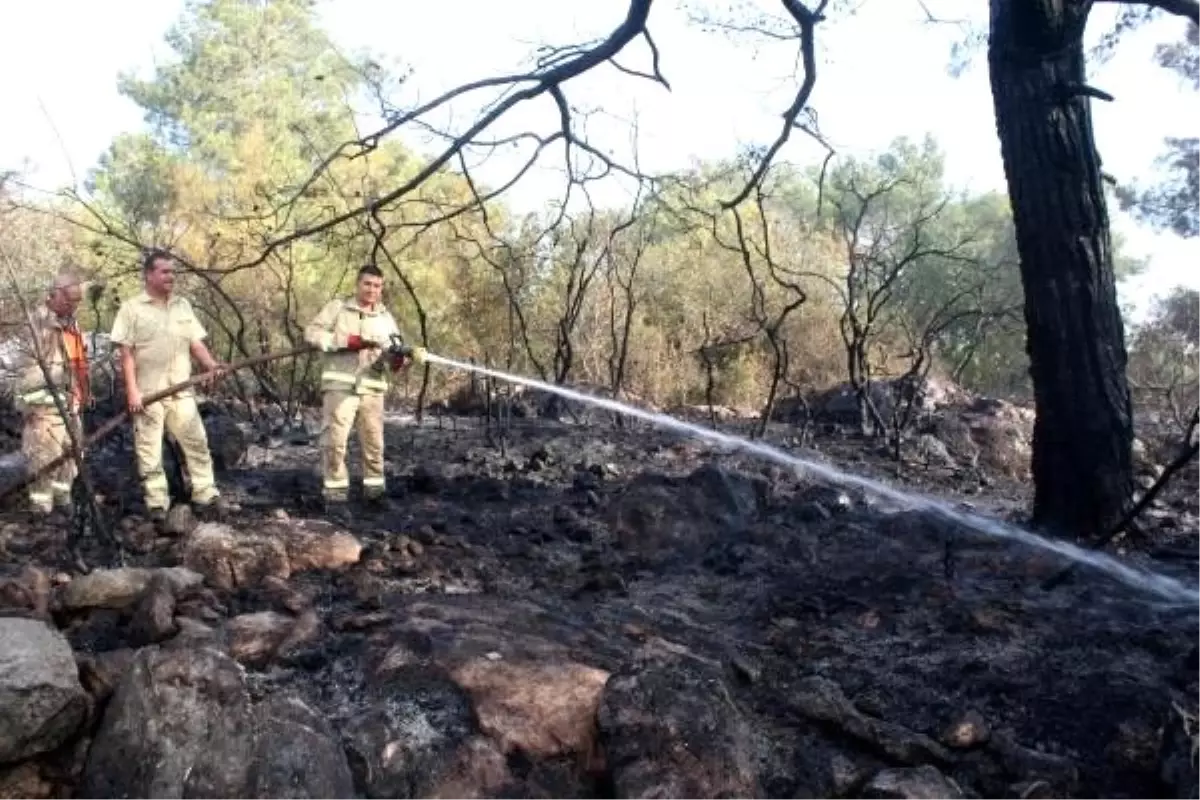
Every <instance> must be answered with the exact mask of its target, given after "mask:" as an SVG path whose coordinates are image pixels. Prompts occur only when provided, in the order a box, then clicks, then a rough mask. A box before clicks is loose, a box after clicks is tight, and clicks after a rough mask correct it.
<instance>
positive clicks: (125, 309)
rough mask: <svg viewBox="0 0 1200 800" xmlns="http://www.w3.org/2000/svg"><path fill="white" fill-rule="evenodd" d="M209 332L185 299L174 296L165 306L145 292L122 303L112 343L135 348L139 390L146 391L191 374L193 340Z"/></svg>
mask: <svg viewBox="0 0 1200 800" xmlns="http://www.w3.org/2000/svg"><path fill="white" fill-rule="evenodd" d="M207 335H208V334H207V333H206V332H205V330H204V327H203V326H202V325H201V324H200V320H199V319H197V318H196V312H195V311H193V310H192V304H191V303H189V302H188V301H187V300H186V299H184V298H182V297H174V296H173V297H171V299H170V300H169V301H168V302H167V304H166V305H165V306H163V305H161V304H159V303H156V302H154V300H153V298H151V297H150V295H149V294H147V293H146V292H142V293H141V294H139V295H137V296H136V297H132V298H130V299H128V300H126V301H125V302H124V303H122V304H121V308H120V309H119V310H118V311H117V318H116V319H115V320H113V328H112V341H113V343H114V344H120V345H126V346H128V347H130V348H132V350H133V363H134V366H135V367H136V369H137V383H138V391H139V392H141V393H142V394H143V395H146V394H151V393H153V392H161V391H162V390H164V389H167V388H168V387H170V386H173V385H174V384H176V383H180V382H182V381H186V380H187V379H189V378H191V377H192V354H191V345H192V342H196V341H199V340H201V339H203V338H205V337H206V336H207ZM188 393H189V392H186V391H185V392H180V394H179V396H181V397H182V396H187V395H188Z"/></svg>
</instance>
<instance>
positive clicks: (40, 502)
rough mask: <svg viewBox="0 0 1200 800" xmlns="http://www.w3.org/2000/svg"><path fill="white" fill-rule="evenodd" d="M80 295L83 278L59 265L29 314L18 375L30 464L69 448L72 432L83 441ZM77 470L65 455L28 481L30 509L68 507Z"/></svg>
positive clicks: (85, 384)
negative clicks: (59, 269) (29, 324)
mask: <svg viewBox="0 0 1200 800" xmlns="http://www.w3.org/2000/svg"><path fill="white" fill-rule="evenodd" d="M82 299H83V283H82V279H81V278H80V276H79V275H78V273H76V272H74V271H73V270H63V271H62V272H60V273H59V274H58V275H57V276H56V277H55V279H54V283H53V285H52V286H51V287H50V290H49V292H48V293H47V295H46V301H45V302H44V303H43V304H42V305H40V306H38V308H37V309H35V310H34V311H33V312H32V313H31V314H30V316H31V317H32V327H31V329H29V330H26V331H25V335H24V336H23V337H22V338H21V362H20V365H21V373H20V376H19V377H18V379H17V399H18V403H19V406H20V408H21V412H22V417H23V420H22V421H23V427H22V431H21V451H22V452H23V453H24V454H25V456H26V457H27V458H28V459H29V461H30V464H31V466H32V467H33V468H34V469H41V468H42V467H43V466H44V465H46V464H49V463H50V462H51V461H53V460H54V459H56V458H58V457H59V456H61V455H62V454H63V453H64V452H67V451H69V450H70V448H71V434H72V433H73V434H74V435H75V438H76V439H77V440H78V441H80V442H81V443H82V440H83V427H82V425H80V422H79V414H80V412H81V411H82V410H83V409H84V408H86V407H87V405H88V404H89V403H90V402H91V392H90V385H89V384H90V382H89V373H88V359H87V350H86V349H85V347H84V343H83V334H82V333H81V332H80V330H79V325H78V324H77V323H76V321H75V310H76V309H77V308H79V303H80V301H81V300H82ZM39 359H40V361H41V363H38V362H39ZM43 364H44V365H45V366H46V370H45V371H43V369H42V365H43ZM47 372H48V373H49V376H50V382H49V383H47V381H46V373H47ZM60 404H61V411H62V412H65V413H66V418H65V419H64V418H63V416H62V413H61V412H60ZM68 426H69V428H70V432H68ZM75 472H76V469H75V462H74V460H70V459H69V460H67V461H64V462H63V463H62V464H60V465H59V466H57V467H55V468H54V469H52V470H50V471H49V472H48V473H46V474H44V475H41V476H39V477H38V478H37V480H35V481H33V482H32V483H30V485H29V487H28V488H27V490H26V491H27V492H28V497H29V504H30V506H31V507H32V509H33V510H34V511H35V512H38V513H41V514H49V513H51V512H52V511H53V510H54V508H56V507H57V508H60V509H62V508H66V507H67V506H68V505H69V504H70V499H71V484H72V483H73V482H74V480H75Z"/></svg>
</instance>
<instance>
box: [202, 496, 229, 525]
mask: <svg viewBox="0 0 1200 800" xmlns="http://www.w3.org/2000/svg"><path fill="white" fill-rule="evenodd" d="M192 508H193V509H194V510H195V512H196V516H197V518H199V519H202V520H205V521H208V522H215V521H218V520H223V519H226V518H228V517H229V514H230V512H232V511H234V510H236V508H237V507H236V506H235V505H234V504H233V503H230V502H229V501H228V500H226V499H225V498H224V497H223V496H221V495H217V496H216V497H214V498H213V499H212V500H209V501H208V502H207V503H192Z"/></svg>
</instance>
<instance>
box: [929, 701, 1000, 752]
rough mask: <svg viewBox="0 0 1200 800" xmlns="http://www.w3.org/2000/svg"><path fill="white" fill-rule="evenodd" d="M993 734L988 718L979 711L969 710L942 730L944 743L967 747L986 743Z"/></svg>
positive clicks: (949, 745)
mask: <svg viewBox="0 0 1200 800" xmlns="http://www.w3.org/2000/svg"><path fill="white" fill-rule="evenodd" d="M991 735H992V732H991V729H990V728H988V724H987V720H985V719H984V718H983V715H982V714H980V713H979V712H978V711H974V710H968V711H965V712H963V714H961V715H960V716H959V717H957V718H956V719H955V720H954V721H952V722H951V723H950V724H949V725H947V726H946V728H945V729H944V730H943V731H942V736H941V740H942V744H944V745H946V746H947V747H954V748H957V749H960V750H962V749H966V748H969V747H975V746H976V745H980V744H983V743H985V742H986V741H987V740H988V737H990V736H991Z"/></svg>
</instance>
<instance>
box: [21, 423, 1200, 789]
mask: <svg viewBox="0 0 1200 800" xmlns="http://www.w3.org/2000/svg"><path fill="white" fill-rule="evenodd" d="M997 409H999V410H997ZM1005 415H1008V417H1013V418H1014V419H1015V417H1019V416H1020V414H1019V413H1018V412H1017V411H1014V410H1013V409H1012V408H1011V407H1009V408H1007V409H1005V408H1000V407H994V408H991V409H990V410H989V409H988V408H987V407H978V408H973V409H972V408H963V409H960V410H958V411H956V412H955V413H954V414H943V415H941V417H938V418H937V419H931V420H929V421H928V422H927V423H926V424H925V425H924V433H923V434H922V435H921V437H919V438H917V439H915V440H914V443H913V444H912V446H911V447H910V448H909V455H910V458H909V461H908V463H907V464H906V466H905V468H904V470H903V471H902V472H901V473H900V474H897V473H896V467H895V466H894V464H893V463H892V462H891V461H890V460H889V459H888V458H887V457H886V455H885V454H883V453H880V452H879V450H878V448H877V447H876V446H874V445H870V444H868V443H865V442H864V441H862V440H861V439H857V438H854V437H851V436H849V435H847V434H845V433H841V432H837V431H834V430H827V429H824V428H817V429H815V430H814V438H813V440H812V441H811V442H808V443H806V447H805V449H803V450H801V449H800V448H798V447H797V446H796V445H795V443H793V441H792V439H793V438H794V430H795V429H794V428H792V427H791V426H788V425H784V424H777V425H772V427H771V430H770V433H769V438H770V441H772V442H773V443H777V444H779V445H780V446H781V447H784V448H786V449H792V450H796V451H797V452H798V453H800V454H802V455H804V456H805V457H811V458H816V459H821V460H823V461H825V462H826V463H831V464H835V465H838V466H840V467H843V468H846V469H849V470H851V471H853V472H855V473H857V474H862V475H869V476H873V477H877V478H882V479H885V480H888V481H891V482H893V483H894V484H895V485H898V486H907V487H911V488H914V489H916V490H919V491H922V492H931V493H933V492H936V493H937V494H938V495H940V496H943V497H949V498H951V499H953V500H955V501H959V502H968V503H971V504H974V505H975V506H976V507H977V508H979V509H981V510H984V511H987V512H988V513H993V514H998V515H1002V516H1008V517H1011V518H1014V519H1015V518H1017V517H1018V516H1019V514H1020V510H1021V509H1022V508H1023V507H1024V504H1025V502H1026V500H1027V497H1026V494H1025V493H1026V487H1027V477H1026V476H1025V475H1024V474H1023V471H1022V470H1023V468H1022V467H1021V466H1020V464H1019V463H1018V462H1019V461H1020V459H1019V458H1017V459H1014V458H1013V456H1012V454H1011V452H1009V451H1006V450H1003V449H1002V447H1001V445H1002V443H1003V442H1008V445H1007V446H1010V447H1017V446H1021V441H1020V439H1021V435H1022V434H1020V432H1019V431H1018V432H1015V433H1014V432H1013V431H1014V430H1016V428H1013V425H1009V426H1008V427H1007V428H1006V427H1005V426H1004V425H1002V424H1000V423H999V422H996V420H1001V418H1004V419H1007V417H1005ZM983 417H987V418H988V419H991V420H992V423H988V424H982V423H980V419H981V418H983ZM1010 421H1011V420H1010ZM1026 421H1027V420H1026ZM209 424H210V431H212V432H213V434H214V435H213V441H214V449H215V450H217V451H218V453H219V454H220V459H221V461H222V462H223V466H224V468H223V469H222V472H221V476H220V479H221V485H222V487H223V488H224V489H225V490H226V493H227V494H228V495H230V496H231V497H232V498H233V499H234V500H236V501H237V502H238V503H240V505H241V510H240V511H239V512H238V513H237V514H236V515H234V516H233V518H231V519H229V520H225V521H217V522H198V521H197V520H195V519H193V518H191V516H190V514H189V513H187V511H186V507H184V508H183V509H181V510H180V511H178V512H176V513H174V514H173V515H172V518H171V520H170V522H169V530H168V531H158V530H156V529H155V528H154V527H153V526H152V525H150V524H149V523H148V522H145V521H143V520H142V519H141V517H140V516H139V513H138V509H137V502H136V497H137V492H136V490H135V487H134V484H133V481H132V473H131V457H130V455H129V452H128V441H127V439H123V438H121V437H117V438H115V439H113V440H112V441H111V442H110V443H109V444H108V446H107V447H106V449H104V450H103V451H102V452H100V453H97V454H96V456H95V460H96V461H97V463H99V464H103V465H105V466H106V467H107V471H106V472H104V473H103V474H99V475H98V476H97V482H98V484H99V485H98V489H99V491H100V492H101V494H102V495H103V498H104V510H105V513H106V515H107V516H108V517H109V518H111V519H112V520H113V521H114V524H115V528H116V531H117V533H118V536H119V538H120V540H121V542H122V544H123V549H124V553H125V557H124V565H123V566H119V567H118V566H116V565H115V564H108V566H109V567H114V568H101V566H100V565H101V564H104V563H105V559H106V558H108V557H109V556H110V555H111V553H110V552H108V551H107V550H105V549H104V548H103V547H101V546H100V545H99V544H97V543H95V542H88V543H85V545H84V547H83V557H84V560H85V561H86V562H88V564H89V565H90V566H92V567H93V571H92V572H91V573H90V574H87V575H82V574H79V573H78V572H77V571H73V568H72V558H71V556H70V555H69V553H68V548H67V547H66V544H67V530H68V528H69V525H68V523H67V521H65V520H59V521H56V522H54V523H51V524H34V523H33V522H32V521H31V520H30V519H29V517H28V516H27V515H26V514H25V512H23V511H22V510H20V509H18V508H8V509H6V510H3V511H0V546H2V548H3V550H2V551H0V606H3V607H4V610H3V611H2V612H0V614H2V616H0V642H3V645H0V796H4V797H55V796H60V797H66V796H85V797H113V796H123V797H144V796H151V795H153V796H183V795H185V794H186V795H187V796H194V797H199V796H268V795H270V796H276V797H329V796H368V797H557V796H573V797H664V796H674V797H685V796H687V797H714V796H724V797H734V796H736V797H748V796H771V797H797V796H799V797H804V796H814V797H822V796H837V797H992V796H1012V797H1018V796H1019V797H1088V796H1092V797H1094V796H1106V797H1135V796H1136V797H1159V796H1168V797H1170V796H1190V797H1195V796H1196V762H1195V746H1196V745H1195V742H1196V707H1197V669H1198V665H1197V649H1196V642H1197V616H1196V608H1195V606H1194V604H1193V605H1192V607H1190V608H1178V607H1171V606H1170V605H1168V604H1165V603H1162V602H1159V601H1157V600H1156V599H1155V598H1154V597H1152V596H1150V595H1147V594H1145V593H1144V592H1139V591H1138V590H1136V589H1135V588H1132V587H1130V586H1127V585H1125V584H1123V583H1120V582H1118V581H1116V580H1114V579H1113V578H1111V577H1109V576H1107V575H1105V574H1103V573H1101V572H1098V571H1096V570H1092V569H1080V570H1079V571H1078V572H1077V573H1075V575H1074V577H1073V578H1072V579H1071V580H1069V581H1066V582H1065V583H1063V584H1061V585H1059V586H1057V587H1056V588H1053V589H1045V588H1043V582H1044V581H1045V579H1046V578H1047V577H1049V576H1051V575H1053V574H1055V573H1056V572H1057V571H1058V570H1059V569H1060V568H1061V567H1062V566H1063V564H1064V562H1063V560H1062V559H1061V558H1060V557H1058V556H1054V555H1052V554H1050V553H1048V552H1045V551H1039V550H1036V549H1030V548H1027V547H1024V546H1020V545H1015V544H1013V543H1011V542H1007V541H1003V540H996V539H993V538H989V537H987V536H985V535H982V534H980V533H978V532H976V531H972V530H970V529H965V528H963V527H961V526H956V525H953V524H950V523H948V522H946V521H945V520H944V519H941V518H938V517H936V516H933V515H931V514H929V513H927V512H921V511H912V510H904V509H898V508H896V507H894V505H884V504H880V503H878V502H876V501H875V500H873V499H872V498H871V497H868V496H864V495H863V494H861V493H859V492H856V491H848V492H846V491H841V490H839V489H838V488H837V487H832V486H829V485H827V484H823V483H821V482H818V481H815V480H813V479H812V478H811V477H809V476H807V475H805V474H804V473H803V472H798V471H794V470H789V469H786V468H784V467H781V466H779V465H772V464H766V463H764V462H762V461H759V460H755V459H754V458H751V457H747V456H744V455H740V454H737V453H729V452H720V451H719V450H718V449H716V448H714V447H711V446H708V445H705V444H704V443H703V442H698V441H695V440H688V439H683V438H681V437H679V436H675V435H669V434H666V433H662V432H656V431H653V430H650V429H648V428H646V427H644V426H639V427H637V428H636V429H628V428H627V429H624V430H617V429H614V428H612V427H611V426H609V425H606V424H604V422H603V420H593V421H592V424H590V425H577V424H571V423H568V422H555V421H547V420H543V419H517V420H514V421H513V424H512V427H511V429H510V430H509V431H508V434H507V436H506V438H505V441H504V443H503V445H504V446H503V447H500V446H499V444H500V443H499V442H497V441H494V440H493V441H492V442H490V443H489V441H488V440H487V438H486V431H485V430H484V429H483V428H482V427H481V426H480V423H479V421H478V420H477V419H474V420H468V419H464V418H445V419H443V420H441V421H440V423H439V422H438V421H436V420H434V419H429V420H427V421H426V423H425V424H424V425H422V426H419V427H418V426H415V425H414V424H413V423H412V422H411V420H408V419H405V418H402V417H397V418H396V419H394V420H393V421H392V423H391V424H390V425H389V431H388V439H389V447H388V457H389V475H390V487H391V492H392V498H391V499H392V504H393V508H392V509H391V510H390V511H388V512H385V513H366V512H362V511H358V510H355V511H354V512H353V513H351V514H350V515H348V516H346V517H341V518H337V519H331V518H325V517H323V516H322V515H321V513H320V511H319V509H318V508H317V507H316V504H315V503H314V499H315V497H316V494H317V491H318V482H317V479H316V477H315V475H314V474H313V467H314V464H315V458H316V452H317V451H316V446H315V441H314V440H313V439H312V437H311V430H310V431H309V432H308V433H305V432H304V431H303V430H300V431H296V432H293V433H286V432H282V431H274V432H268V433H267V434H266V435H263V436H258V435H257V434H253V433H251V434H250V435H249V437H248V438H247V435H246V432H247V429H248V426H246V425H244V424H243V425H241V426H240V427H239V426H238V425H236V424H235V423H234V422H233V421H231V420H230V419H229V418H223V417H214V418H212V419H210V420H209ZM727 425H728V426H729V427H730V428H733V429H736V428H737V427H738V426H737V424H736V423H732V422H730V423H727ZM989 425H990V427H989ZM743 427H744V426H743ZM1017 427H1018V428H1019V425H1018V426H1017ZM1010 428H1012V430H1010ZM1151 449H1153V448H1151ZM1156 457H1158V459H1159V463H1162V462H1163V461H1165V460H1166V457H1165V456H1161V455H1160V454H1157V453H1156V452H1152V453H1150V454H1148V455H1147V456H1146V457H1145V458H1146V459H1147V461H1152V460H1154V459H1155V458H1156ZM351 459H352V461H351V463H352V464H355V465H356V464H357V462H356V460H355V459H357V449H356V448H353V447H352V452H351ZM1146 469H1147V471H1152V465H1147V467H1146ZM1191 472H1193V473H1194V472H1195V470H1194V468H1193V469H1192V470H1191ZM1196 513H1197V509H1196V490H1195V478H1194V475H1189V476H1188V479H1187V480H1186V481H1185V482H1184V483H1183V484H1181V485H1180V487H1179V488H1178V489H1176V490H1175V491H1174V492H1173V493H1172V494H1171V495H1170V496H1169V497H1168V498H1167V500H1166V501H1165V503H1164V504H1163V505H1162V506H1161V507H1160V508H1158V509H1156V511H1155V513H1154V515H1152V516H1151V517H1150V518H1149V522H1148V524H1147V526H1146V530H1145V532H1144V534H1143V536H1142V537H1140V538H1137V539H1135V540H1127V541H1124V542H1121V543H1119V547H1120V548H1121V549H1122V550H1127V551H1129V552H1125V553H1124V555H1123V556H1122V558H1123V559H1124V560H1125V561H1126V562H1127V563H1130V564H1134V565H1137V566H1140V567H1146V568H1151V569H1153V570H1155V571H1156V572H1159V573H1162V574H1167V575H1173V576H1175V577H1178V578H1180V579H1182V580H1184V581H1186V582H1189V584H1190V585H1194V584H1195V578H1196V566H1197V565H1196V542H1195V536H1196V532H1197V531H1196V528H1197V522H1196Z"/></svg>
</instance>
